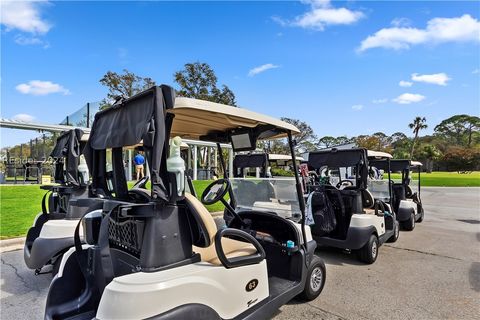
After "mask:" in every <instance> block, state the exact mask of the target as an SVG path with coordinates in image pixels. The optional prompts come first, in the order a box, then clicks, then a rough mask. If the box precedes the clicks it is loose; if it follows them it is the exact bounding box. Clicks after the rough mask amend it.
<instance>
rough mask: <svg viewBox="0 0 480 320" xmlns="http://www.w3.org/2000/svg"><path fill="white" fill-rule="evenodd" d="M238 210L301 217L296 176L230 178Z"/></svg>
mask: <svg viewBox="0 0 480 320" xmlns="http://www.w3.org/2000/svg"><path fill="white" fill-rule="evenodd" d="M230 183H231V185H232V190H233V194H234V196H235V200H236V210H237V211H239V212H240V211H246V210H255V211H267V212H274V213H275V214H277V215H279V216H282V217H293V218H297V219H299V218H301V216H302V214H301V211H300V205H299V203H298V197H297V192H296V187H295V179H294V178H259V179H255V178H233V179H230Z"/></svg>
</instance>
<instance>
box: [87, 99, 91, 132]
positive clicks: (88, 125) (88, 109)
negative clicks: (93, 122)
mask: <svg viewBox="0 0 480 320" xmlns="http://www.w3.org/2000/svg"><path fill="white" fill-rule="evenodd" d="M87 128H90V102H87Z"/></svg>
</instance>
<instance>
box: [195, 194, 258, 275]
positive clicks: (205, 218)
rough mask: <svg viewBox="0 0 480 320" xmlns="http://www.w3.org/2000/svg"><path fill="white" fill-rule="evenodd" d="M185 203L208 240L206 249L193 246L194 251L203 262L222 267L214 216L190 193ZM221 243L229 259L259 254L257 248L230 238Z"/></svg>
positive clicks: (206, 240) (223, 239)
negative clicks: (216, 244) (217, 247)
mask: <svg viewBox="0 0 480 320" xmlns="http://www.w3.org/2000/svg"><path fill="white" fill-rule="evenodd" d="M185 203H186V204H187V207H188V209H189V211H190V213H191V214H192V215H193V216H194V217H195V220H197V224H198V225H199V226H200V228H201V229H202V232H203V233H204V234H205V237H206V238H207V239H205V242H206V243H205V244H206V246H205V247H204V248H202V247H198V246H193V251H194V252H195V253H199V254H200V257H201V260H202V261H203V262H208V263H211V264H213V265H216V266H221V265H222V263H221V262H220V259H219V258H218V255H217V250H216V249H215V235H216V234H217V226H216V224H215V221H214V220H213V218H212V215H211V214H210V212H208V210H207V208H205V206H204V205H203V204H202V203H201V202H200V201H199V200H198V199H197V198H195V197H194V196H193V195H191V194H189V193H185ZM221 241H222V248H223V251H224V253H225V256H226V257H227V258H228V259H231V258H235V257H242V256H248V255H252V254H255V253H257V249H255V247H254V246H253V245H251V244H250V243H247V242H243V241H238V240H233V239H229V238H222V240H221Z"/></svg>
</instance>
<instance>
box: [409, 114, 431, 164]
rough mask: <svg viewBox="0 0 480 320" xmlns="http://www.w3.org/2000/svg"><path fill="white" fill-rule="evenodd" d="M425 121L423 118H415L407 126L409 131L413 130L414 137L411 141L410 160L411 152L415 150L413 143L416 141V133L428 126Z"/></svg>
mask: <svg viewBox="0 0 480 320" xmlns="http://www.w3.org/2000/svg"><path fill="white" fill-rule="evenodd" d="M426 122H427V119H426V118H425V117H423V118H422V117H415V119H413V122H412V123H410V124H409V125H408V127H409V128H410V129H413V134H414V135H415V136H414V138H413V141H412V149H411V150H410V158H411V157H413V151H414V150H415V143H416V142H417V139H418V133H419V132H420V130H423V129H426V128H427V127H428V126H427V124H426Z"/></svg>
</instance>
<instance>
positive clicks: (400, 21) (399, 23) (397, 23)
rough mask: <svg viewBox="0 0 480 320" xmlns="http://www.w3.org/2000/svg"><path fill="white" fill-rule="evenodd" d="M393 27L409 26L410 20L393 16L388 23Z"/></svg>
mask: <svg viewBox="0 0 480 320" xmlns="http://www.w3.org/2000/svg"><path fill="white" fill-rule="evenodd" d="M390 24H391V25H392V26H394V27H397V28H399V27H409V26H410V25H411V24H412V21H411V20H410V19H408V18H395V19H393V20H392V22H391V23H390Z"/></svg>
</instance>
